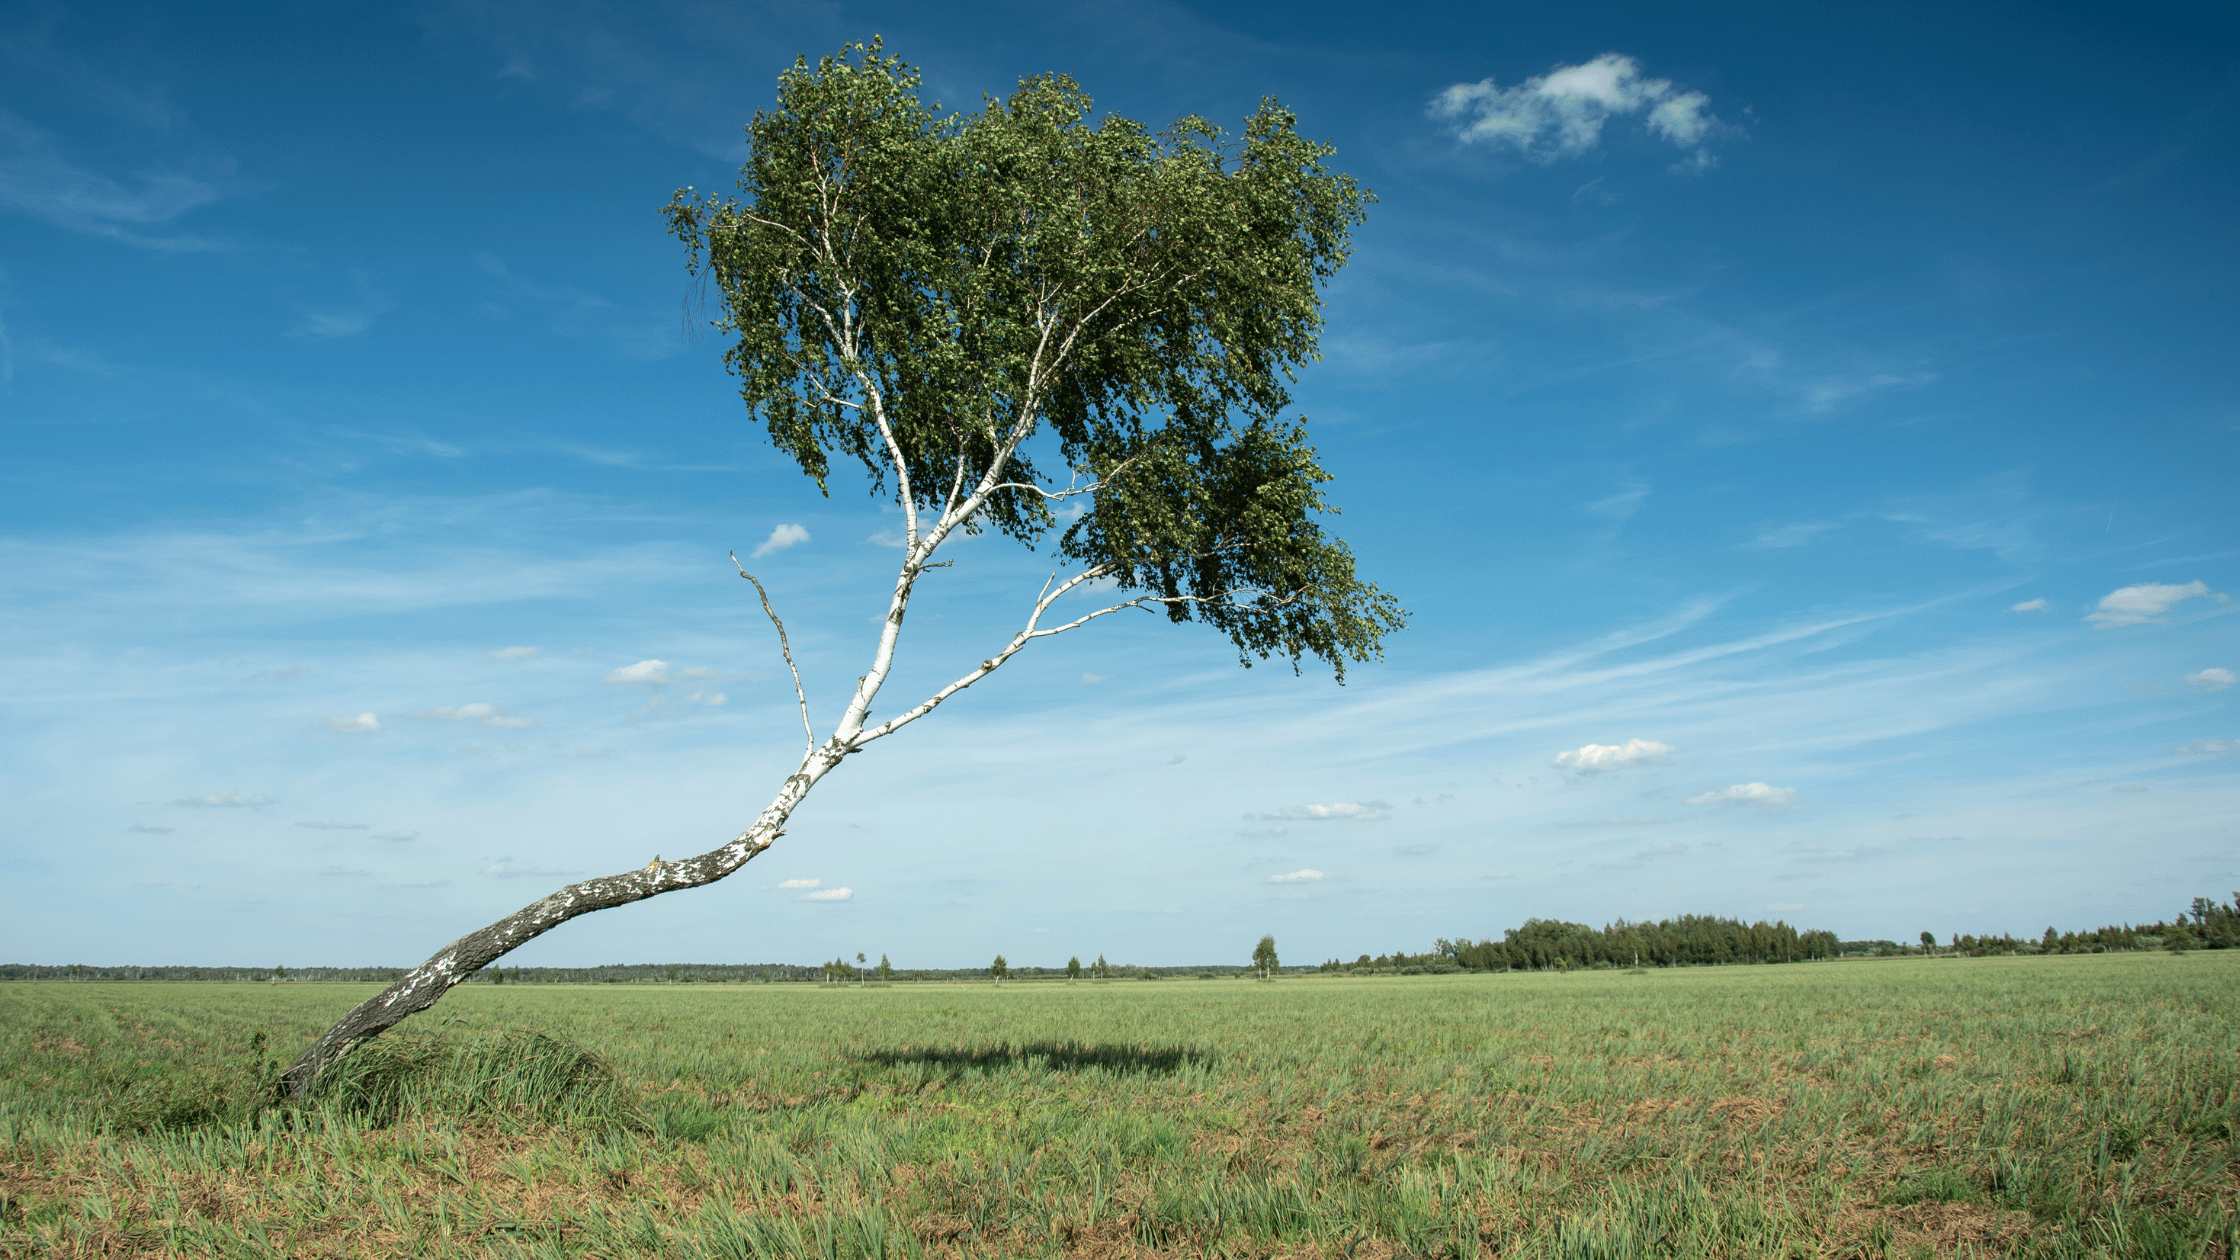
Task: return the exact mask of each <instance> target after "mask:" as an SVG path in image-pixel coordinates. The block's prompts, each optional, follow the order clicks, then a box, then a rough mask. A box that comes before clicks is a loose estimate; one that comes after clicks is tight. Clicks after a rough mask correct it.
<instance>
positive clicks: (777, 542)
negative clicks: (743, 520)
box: [754, 525, 809, 560]
mask: <svg viewBox="0 0 2240 1260" xmlns="http://www.w3.org/2000/svg"><path fill="white" fill-rule="evenodd" d="M807 541H809V531H808V530H806V529H804V528H802V527H801V526H799V525H780V526H778V527H777V528H775V529H773V530H771V531H770V536H769V537H768V538H765V539H763V540H762V545H761V546H759V547H757V548H755V549H754V558H755V559H757V560H760V559H761V558H763V557H764V556H767V555H769V554H771V553H772V552H777V551H784V550H785V549H786V548H788V547H791V546H794V545H795V544H797V543H805V542H807Z"/></svg>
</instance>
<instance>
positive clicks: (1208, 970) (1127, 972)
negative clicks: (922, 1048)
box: [0, 963, 1301, 984]
mask: <svg viewBox="0 0 2240 1260" xmlns="http://www.w3.org/2000/svg"><path fill="white" fill-rule="evenodd" d="M841 966H842V964H837V963H825V964H823V965H822V966H816V967H803V966H798V965H796V964H793V963H614V964H611V965H608V966H604V967H489V968H485V969H483V970H482V971H480V972H477V973H476V974H475V976H474V978H473V980H472V981H470V983H473V984H801V983H811V982H814V983H820V984H833V983H846V984H854V983H859V982H868V983H872V984H882V983H890V982H891V983H898V984H901V983H914V982H921V981H934V980H951V981H955V980H986V979H988V969H987V968H986V967H949V968H939V967H919V968H909V967H894V968H891V969H890V974H888V975H885V976H881V975H878V974H875V973H873V972H871V971H869V970H868V969H857V968H848V969H847V970H845V971H842V970H841ZM404 970H405V969H404V968H402V967H88V966H80V965H68V966H55V967H47V966H39V965H35V964H31V963H0V980H234V981H254V982H259V983H262V982H265V981H272V980H345V981H351V980H354V981H374V982H378V983H382V984H387V983H388V982H390V981H392V980H395V979H397V978H398V977H400V976H402V975H403V974H404ZM1251 970H1252V968H1250V967H1244V966H1230V965H1207V966H1202V967H1139V966H1135V965H1133V964H1120V963H1115V964H1113V965H1112V966H1111V967H1110V968H1108V971H1109V973H1110V975H1109V978H1110V979H1114V980H1171V979H1185V978H1192V977H1199V976H1203V977H1206V978H1209V979H1210V978H1213V977H1216V976H1236V975H1242V974H1244V973H1246V972H1249V971H1251ZM1292 970H1301V969H1300V968H1293V969H1292ZM1065 975H1066V973H1065V968H1063V967H1012V968H1010V969H1009V978H1010V979H1012V980H1063V979H1065Z"/></svg>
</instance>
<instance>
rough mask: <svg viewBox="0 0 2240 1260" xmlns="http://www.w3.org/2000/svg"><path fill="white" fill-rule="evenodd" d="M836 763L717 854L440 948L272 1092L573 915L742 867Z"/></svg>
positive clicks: (631, 877) (512, 918) (797, 778)
mask: <svg viewBox="0 0 2240 1260" xmlns="http://www.w3.org/2000/svg"><path fill="white" fill-rule="evenodd" d="M840 756H841V754H840V753H837V752H834V751H833V750H832V748H831V746H830V745H829V744H828V745H827V747H826V749H825V750H823V751H821V752H819V753H816V754H813V755H812V756H810V757H809V758H807V759H805V763H804V765H803V767H802V772H801V773H797V774H794V775H792V776H790V777H788V778H787V780H786V783H785V787H784V788H783V789H782V790H780V792H779V793H778V799H776V800H774V801H772V802H771V803H770V806H769V808H767V809H765V810H763V811H762V816H761V817H759V818H757V819H756V820H755V823H754V826H752V827H750V828H748V829H747V830H746V831H743V832H741V833H740V834H739V836H738V837H737V838H736V839H734V840H732V841H731V842H730V843H728V844H726V845H724V846H722V847H721V848H717V849H713V850H710V851H709V852H706V853H703V854H701V855H700V856H698V857H693V858H685V859H683V860H682V861H677V862H662V861H659V860H658V859H657V860H655V861H653V862H649V863H647V864H646V865H645V866H644V867H642V868H640V869H638V870H635V871H631V872H630V873H628V874H626V875H608V876H605V877H603V878H600V879H587V880H584V881H583V882H582V883H580V884H570V885H568V886H567V887H566V888H563V889H561V890H560V891H558V892H556V893H553V894H552V895H551V896H549V897H545V898H543V899H541V900H539V901H536V902H533V903H531V904H529V905H526V906H523V907H522V908H521V909H519V910H517V911H515V912H514V913H512V914H510V915H507V916H506V917H505V918H503V919H500V920H498V921H497V922H496V923H493V924H491V925H490V926H488V927H486V928H483V929H482V930H481V931H479V932H470V933H468V934H467V935H465V936H462V937H460V938H459V939H458V940H455V941H453V942H451V943H450V944H449V945H446V946H444V947H443V948H442V949H440V950H438V951H437V952H436V955H435V956H434V957H433V958H430V959H429V960H428V961H426V962H424V963H421V964H420V965H419V966H417V967H415V968H413V969H412V970H411V971H409V972H406V973H405V974H404V975H403V976H402V977H400V978H399V979H398V980H397V982H396V983H394V984H392V985H390V986H389V987H388V988H386V989H384V990H382V991H381V992H380V993H379V994H377V995H375V996H374V997H371V998H369V999H367V1000H366V1001H364V1002H361V1003H359V1004H358V1006H357V1007H356V1008H355V1009H353V1010H352V1011H351V1012H350V1013H349V1014H348V1015H345V1016H343V1017H342V1019H341V1020H340V1021H339V1022H337V1023H336V1024H335V1026H334V1027H332V1028H329V1029H328V1030H327V1031H326V1032H325V1033H324V1034H323V1035H321V1036H320V1038H319V1039H318V1040H317V1041H315V1042H313V1043H311V1048H310V1049H308V1050H305V1051H304V1052H303V1055H302V1057H300V1058H298V1059H297V1060H296V1061H295V1062H294V1063H293V1064H291V1065H289V1067H288V1070H287V1071H286V1072H283V1073H281V1076H280V1080H279V1082H278V1084H277V1086H276V1089H277V1091H278V1092H279V1093H281V1094H283V1095H285V1096H287V1097H290V1098H295V1099H303V1098H306V1097H308V1096H309V1095H310V1093H311V1091H312V1089H313V1087H314V1086H316V1085H317V1083H318V1080H319V1076H320V1074H321V1073H323V1072H325V1071H326V1069H327V1068H328V1067H330V1066H332V1065H333V1064H334V1062H335V1061H336V1060H337V1059H340V1058H341V1057H342V1056H343V1055H344V1054H346V1053H348V1052H349V1050H350V1047H352V1046H354V1045H356V1044H358V1043H359V1042H361V1041H365V1040H368V1039H369V1038H373V1037H378V1036H380V1035H381V1034H382V1033H384V1032H386V1031H388V1030H389V1029H390V1028H393V1027H395V1026H396V1025H397V1024H398V1023H399V1022H401V1021H402V1020H403V1019H404V1018H405V1017H406V1016H408V1015H412V1014H415V1013H417V1012H420V1011H424V1010H427V1009H428V1008H429V1007H431V1006H434V1005H435V1004H436V1000H437V999H438V998H441V997H442V996H443V995H444V994H445V993H447V992H449V991H450V990H451V987H452V986H453V985H456V984H459V983H461V982H463V981H465V980H466V979H467V978H468V977H470V976H472V975H473V974H474V973H475V972H477V971H480V970H482V969H483V968H484V967H487V966H489V965H490V964H491V963H493V962H496V961H497V960H498V959H499V958H502V957H504V956H505V955H506V954H508V953H511V952H512V951H514V950H516V949H518V948H520V947H521V946H523V945H526V944H528V943H529V942H530V941H533V940H535V939H536V938H537V937H540V936H542V935H544V934H545V933H547V932H549V931H551V930H552V929H554V928H556V927H559V926H560V925H561V924H563V923H566V922H567V921H568V920H570V919H573V918H575V917H577V916H578V915H585V914H590V913H591V912H593V911H595V910H608V909H612V908H613V907H615V906H625V905H628V904H630V903H631V902H633V901H644V900H645V899H646V898H648V897H658V896H660V895H661V894H662V893H668V892H676V891H678V890H679V889H684V888H699V887H701V886H703V885H706V884H712V883H715V882H716V881H717V880H719V879H722V878H723V877H724V876H726V875H729V874H731V873H732V872H733V871H736V870H738V869H739V868H740V867H742V866H745V865H746V864H747V863H749V862H751V861H753V860H754V859H755V858H756V857H757V856H759V855H760V854H761V853H762V851H763V850H765V849H767V848H769V847H770V846H771V845H772V844H773V843H775V842H776V841H777V839H778V837H779V836H782V835H784V834H785V832H784V831H783V830H782V828H783V827H784V826H785V821H786V818H787V816H788V815H790V814H791V813H792V812H793V811H794V809H795V808H796V807H797V806H799V805H800V804H801V800H802V798H803V797H805V796H807V795H808V794H809V789H810V787H812V786H814V785H815V783H816V780H817V779H820V778H822V777H824V772H825V771H826V770H829V769H831V767H832V765H833V764H835V763H836V762H838V760H839V758H840Z"/></svg>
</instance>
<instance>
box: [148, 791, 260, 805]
mask: <svg viewBox="0 0 2240 1260" xmlns="http://www.w3.org/2000/svg"><path fill="white" fill-rule="evenodd" d="M171 803H172V804H174V805H185V806H187V807H188V808H190V809H262V808H264V807H265V806H267V805H271V804H275V803H276V802H274V800H273V799H272V798H271V797H269V796H266V795H265V794H264V793H262V792H259V793H257V794H256V795H255V796H243V795H241V794H240V793H238V792H212V793H211V794H210V795H208V796H182V797H180V798H179V799H178V800H175V801H173V802H171Z"/></svg>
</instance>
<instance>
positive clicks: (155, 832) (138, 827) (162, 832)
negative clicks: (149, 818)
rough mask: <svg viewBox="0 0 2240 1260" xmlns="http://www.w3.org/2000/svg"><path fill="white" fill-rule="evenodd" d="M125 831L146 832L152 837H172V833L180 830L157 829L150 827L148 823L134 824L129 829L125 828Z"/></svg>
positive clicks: (171, 828) (174, 828) (175, 828)
mask: <svg viewBox="0 0 2240 1260" xmlns="http://www.w3.org/2000/svg"><path fill="white" fill-rule="evenodd" d="M125 830H126V831H144V832H146V833H148V834H149V835H151V836H168V835H170V834H171V833H172V832H174V831H177V830H178V828H177V827H157V826H152V825H150V824H148V823H134V824H132V825H131V826H129V827H127V828H125Z"/></svg>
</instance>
